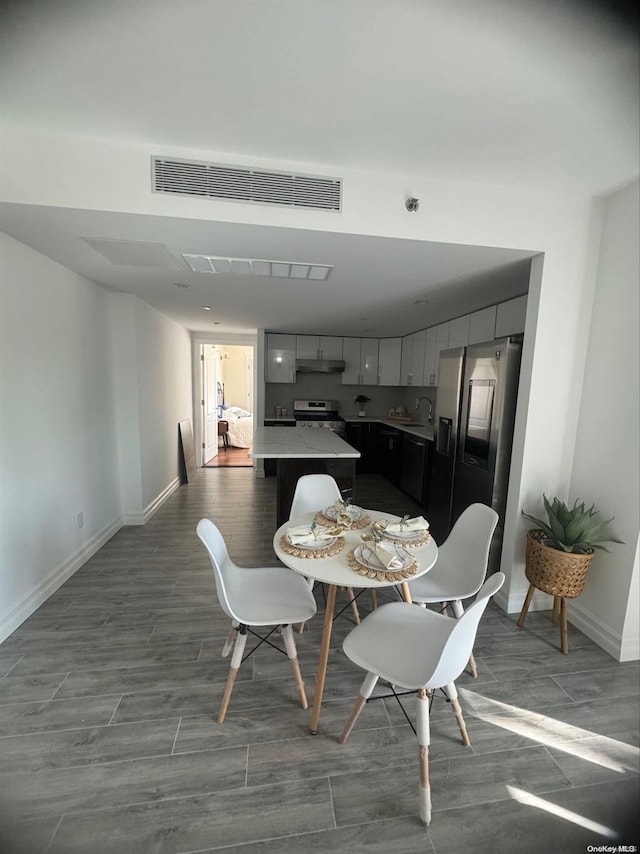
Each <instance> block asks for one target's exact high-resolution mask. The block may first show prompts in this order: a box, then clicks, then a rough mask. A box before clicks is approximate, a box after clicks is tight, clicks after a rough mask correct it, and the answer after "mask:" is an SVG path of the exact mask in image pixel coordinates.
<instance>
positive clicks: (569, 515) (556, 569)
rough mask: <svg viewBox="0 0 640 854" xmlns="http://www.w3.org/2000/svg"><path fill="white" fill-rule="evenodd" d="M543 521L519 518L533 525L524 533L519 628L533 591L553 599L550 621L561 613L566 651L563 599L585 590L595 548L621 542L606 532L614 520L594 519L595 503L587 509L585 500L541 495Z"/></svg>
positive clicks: (565, 616) (564, 606) (565, 649)
mask: <svg viewBox="0 0 640 854" xmlns="http://www.w3.org/2000/svg"><path fill="white" fill-rule="evenodd" d="M542 498H543V501H544V508H545V511H546V519H539V518H538V517H536V516H530V515H529V514H528V513H525V512H524V510H523V511H522V515H523V516H524V517H525V518H527V519H529V520H530V521H532V522H534V523H535V525H536V527H535V528H534V529H532V530H531V531H529V532H528V534H527V550H526V559H525V575H526V577H527V580H528V581H529V591H528V593H527V597H526V599H525V602H524V605H523V606H522V612H521V613H520V618H519V620H518V625H519V626H522V624H523V623H524V618H525V617H526V615H527V610H528V608H529V604H530V602H531V598H532V596H533V593H534V591H535V589H538V590H542V592H543V593H548V594H549V595H550V596H553V597H554V600H553V619H554V620H556V619H557V617H558V613H559V612H561V614H562V622H561V627H560V629H561V640H562V651H563V652H564V653H567V652H568V643H567V609H566V602H565V599H575V598H576V596H579V595H580V594H581V593H582V590H583V589H584V585H585V581H586V578H587V572H588V570H589V566H590V565H591V561H592V560H593V556H594V554H595V550H596V549H603V550H604V551H609V549H607V548H606V547H605V546H604V545H603V543H621V542H622V540H618V539H616V537H614V536H613V535H612V534H611V532H610V531H609V530H608V525H609V523H610V522H612V521H613V519H607V520H606V521H602V520H600V519H596V518H595V517H596V516H597V515H598V513H599V511H598V510H596V507H595V504H592V505H591V507H587V506H586V504H585V503H584V501H582V502H581V501H580V500H579V499H577V500H576V502H575V503H574V505H573V507H571V508H570V507H568V506H567V505H566V504H565V502H564V501H560V499H559V498H554V499H553V501H552V502H550V501H549V499H548V498H547V496H546V495H543V496H542Z"/></svg>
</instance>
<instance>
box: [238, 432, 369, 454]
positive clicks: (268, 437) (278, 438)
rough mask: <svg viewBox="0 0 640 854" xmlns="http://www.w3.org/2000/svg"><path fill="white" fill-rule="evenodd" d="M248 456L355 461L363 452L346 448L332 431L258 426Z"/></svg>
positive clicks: (347, 446)
mask: <svg viewBox="0 0 640 854" xmlns="http://www.w3.org/2000/svg"><path fill="white" fill-rule="evenodd" d="M249 456H250V457H253V458H254V459H274V460H278V459H281V460H286V459H302V460H313V459H316V460H326V459H354V460H357V459H359V458H360V451H356V449H355V448H352V447H351V445H347V443H346V442H345V441H344V439H341V438H340V437H339V436H337V435H336V434H335V433H334V432H333V431H332V430H325V429H323V428H321V427H317V428H315V429H312V428H307V429H302V428H301V429H294V430H292V429H291V428H290V427H257V428H256V431H255V433H254V434H253V444H252V446H251V448H250V449H249Z"/></svg>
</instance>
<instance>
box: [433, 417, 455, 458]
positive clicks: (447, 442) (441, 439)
mask: <svg viewBox="0 0 640 854" xmlns="http://www.w3.org/2000/svg"><path fill="white" fill-rule="evenodd" d="M452 428H453V419H451V418H443V417H442V416H440V418H438V436H437V438H436V453H438V454H442V455H443V456H445V457H450V456H451V432H452Z"/></svg>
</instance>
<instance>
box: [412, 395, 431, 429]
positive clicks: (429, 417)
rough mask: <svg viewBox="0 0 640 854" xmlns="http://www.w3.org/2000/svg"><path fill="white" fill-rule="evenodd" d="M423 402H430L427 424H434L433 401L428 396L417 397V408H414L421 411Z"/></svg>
mask: <svg viewBox="0 0 640 854" xmlns="http://www.w3.org/2000/svg"><path fill="white" fill-rule="evenodd" d="M423 400H428V401H429V412H428V414H427V424H433V401H432V400H431V398H430V397H428V396H427V395H426V394H425V395H423V396H422V397H417V398H416V403H415V406H414V407H413V408H414V409H416V410H418V409H420V403H421V402H422V401H423Z"/></svg>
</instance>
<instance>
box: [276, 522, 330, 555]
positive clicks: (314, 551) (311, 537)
mask: <svg viewBox="0 0 640 854" xmlns="http://www.w3.org/2000/svg"><path fill="white" fill-rule="evenodd" d="M343 530H344V527H343V526H341V525H339V524H336V523H335V522H331V521H329V524H328V525H321V524H319V523H318V522H317V521H316V520H315V519H314V520H313V521H312V522H309V524H307V525H293V526H292V527H291V528H287V530H286V531H285V532H284V534H283V535H282V536H281V537H280V548H281V549H282V550H283V551H284V552H286V553H287V554H289V555H292V556H293V557H302V558H322V557H331V556H332V555H336V554H338V552H340V551H342V549H343V548H344V544H345V539H344V537H342V536H340V535H341V534H342V532H343Z"/></svg>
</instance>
